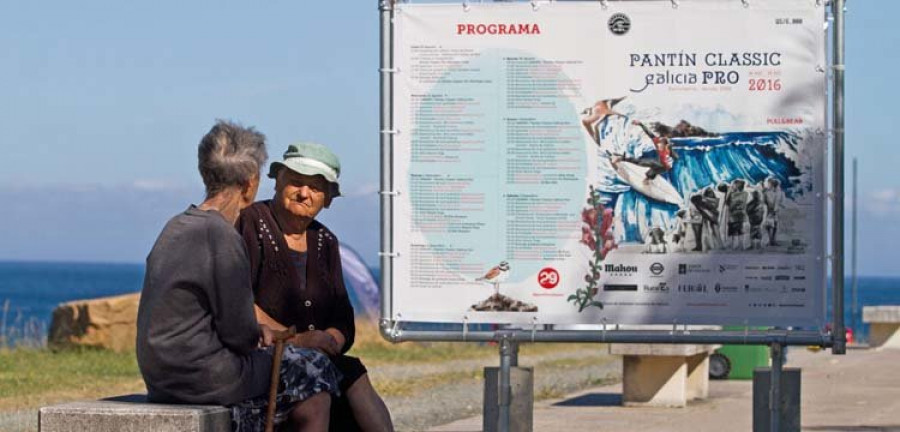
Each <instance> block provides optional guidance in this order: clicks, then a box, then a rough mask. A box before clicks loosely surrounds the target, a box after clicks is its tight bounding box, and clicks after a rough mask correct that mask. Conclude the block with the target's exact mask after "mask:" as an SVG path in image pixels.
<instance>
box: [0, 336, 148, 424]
mask: <svg viewBox="0 0 900 432" xmlns="http://www.w3.org/2000/svg"><path fill="white" fill-rule="evenodd" d="M143 390H144V383H143V381H142V380H141V374H140V372H139V371H138V367H137V360H136V358H135V356H134V352H128V353H115V352H112V351H106V350H99V349H72V350H64V351H51V350H47V349H24V348H19V349H13V350H0V409H2V410H7V409H20V408H28V407H35V406H39V405H43V404H46V403H51V402H54V401H58V400H71V399H89V398H98V397H105V396H113V395H117V394H122V393H127V392H136V391H143Z"/></svg>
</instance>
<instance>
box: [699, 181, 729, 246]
mask: <svg viewBox="0 0 900 432" xmlns="http://www.w3.org/2000/svg"><path fill="white" fill-rule="evenodd" d="M691 204H693V205H694V207H695V208H696V209H697V211H698V213H699V215H700V218H701V221H700V233H701V234H700V236H701V237H700V238H698V239H697V245H696V246H695V247H694V250H695V251H701V250H716V249H720V248H721V247H722V241H721V239H720V238H719V231H718V227H719V198H718V197H716V193H715V192H714V191H713V188H712V187H707V188H705V189H703V191H702V192H700V193H697V194H695V195H693V196H691ZM701 239H702V240H701Z"/></svg>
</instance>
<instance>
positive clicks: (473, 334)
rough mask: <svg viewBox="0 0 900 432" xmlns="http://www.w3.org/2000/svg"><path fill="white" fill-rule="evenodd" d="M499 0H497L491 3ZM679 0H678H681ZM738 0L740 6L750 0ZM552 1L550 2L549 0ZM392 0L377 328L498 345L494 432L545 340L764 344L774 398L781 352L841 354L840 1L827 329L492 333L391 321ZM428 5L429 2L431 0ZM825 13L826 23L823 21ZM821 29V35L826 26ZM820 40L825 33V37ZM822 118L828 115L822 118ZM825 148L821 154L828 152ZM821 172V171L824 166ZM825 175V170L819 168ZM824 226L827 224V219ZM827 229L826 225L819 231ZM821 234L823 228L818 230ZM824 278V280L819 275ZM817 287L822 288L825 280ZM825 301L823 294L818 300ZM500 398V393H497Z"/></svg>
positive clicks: (835, 2)
mask: <svg viewBox="0 0 900 432" xmlns="http://www.w3.org/2000/svg"><path fill="white" fill-rule="evenodd" d="M498 1H503V0H498ZM507 1H508V0H507ZM578 1H585V2H588V1H593V2H597V3H600V4H602V5H606V4H608V3H611V2H616V1H623V2H624V1H655V2H659V3H671V4H672V7H678V4H679V2H680V1H679V0H578ZM682 1H684V0H682ZM722 1H723V2H725V1H733V2H737V1H740V2H741V3H743V4H744V5H745V6H747V5H748V4H749V3H751V2H752V0H722ZM545 2H548V0H542V1H537V0H531V3H532V5H537V4H540V3H545ZM549 2H552V0H549ZM396 3H398V1H396V0H379V3H378V9H379V16H380V56H379V57H380V65H379V69H378V71H379V75H380V77H379V81H380V123H379V124H380V164H381V180H380V195H381V197H380V215H381V247H380V251H381V252H380V253H379V258H380V265H381V278H380V285H381V290H380V292H381V318H380V321H379V330H380V333H381V335H382V337H384V338H385V339H386V340H388V341H390V342H403V341H432V342H468V341H470V342H486V341H495V342H498V345H499V350H500V396H501V397H500V410H499V413H500V418H499V426H500V428H499V430H501V431H506V430H509V424H510V423H509V394H510V393H509V391H510V367H511V366H516V365H517V363H518V358H517V357H518V355H517V353H518V344H519V343H535V342H552V343H574V342H594V343H661V344H738V345H769V346H770V348H771V350H770V351H771V359H772V379H771V381H770V383H771V387H770V398H769V400H770V401H777V400H779V392H780V387H781V385H780V381H781V372H782V367H783V359H784V357H783V351H784V349H785V348H786V347H787V346H791V345H807V346H809V345H813V346H819V347H823V348H831V351H832V354H836V355H840V354H845V353H846V335H845V327H844V314H843V312H844V267H843V266H844V250H843V249H844V12H845V3H846V0H816V3H817V4H822V5H824V6H825V7H826V8H828V7H830V13H831V16H830V17H831V19H832V20H833V23H832V24H831V26H830V29H829V30H830V32H831V43H832V57H831V62H830V65H829V70H830V72H831V76H830V79H831V86H830V88H828V89H829V90H830V91H831V102H832V111H831V114H832V115H831V125H830V126H831V127H830V128H829V130H828V132H829V136H830V137H831V138H832V141H831V146H832V161H831V162H832V170H833V171H832V172H831V175H832V185H831V191H830V193H829V194H828V199H830V202H831V205H832V209H831V215H830V216H831V230H830V233H831V255H830V256H829V257H828V260H829V261H830V264H831V281H832V317H831V318H832V327H831V329H830V330H824V329H820V330H815V331H814V330H801V331H793V330H776V329H769V330H751V329H749V328H745V329H744V330H739V331H723V330H692V329H689V327H688V326H687V325H684V326H678V325H673V326H672V328H671V329H670V330H622V329H620V328H619V326H618V325H611V326H607V325H606V324H605V323H604V324H603V325H602V329H601V330H599V331H598V330H545V329H538V328H537V325H535V326H534V328H532V329H531V330H525V329H518V330H516V329H502V330H492V331H483V330H477V331H469V325H468V323H465V322H464V323H463V324H462V329H461V331H457V330H407V329H403V327H402V325H403V323H404V321H401V320H399V319H396V320H395V319H394V318H395V317H394V314H393V308H392V306H393V305H392V296H393V287H392V276H393V274H392V273H393V259H394V258H396V257H397V256H398V255H397V253H395V252H394V250H393V238H392V235H393V228H394V227H393V199H394V197H396V196H397V195H398V192H397V191H395V190H394V188H393V175H392V174H393V172H392V169H393V157H394V153H393V141H394V136H395V135H396V134H397V133H398V131H397V130H395V129H394V122H393V84H394V81H393V76H394V73H395V72H397V69H395V68H394V63H393V60H394V56H393V54H394V53H393V37H394V32H393V30H394V24H393V18H394V11H395V9H394V6H395V4H396ZM432 3H434V2H432ZM440 3H443V4H461V5H462V6H463V7H466V6H467V5H469V4H470V2H469V1H467V0H457V1H444V2H440ZM828 18H829V16H828V11H827V10H826V23H824V24H826V25H827V21H828ZM829 30H826V34H827V31H829ZM826 37H827V36H826ZM826 123H827V117H826ZM827 147H828V146H827V145H826V151H827ZM826 171H827V170H826ZM826 175H827V172H826ZM826 224H827V222H826ZM826 230H827V229H826ZM823 234H824V233H823ZM826 281H827V278H826ZM822 288H823V289H826V288H827V284H826V286H825V287H822ZM825 300H826V303H827V296H826V298H825ZM504 395H505V396H506V397H504ZM776 405H777V404H771V406H770V410H771V416H770V422H771V424H770V426H771V428H770V430H779V424H778V422H779V416H778V415H777V411H776V409H777V406H776Z"/></svg>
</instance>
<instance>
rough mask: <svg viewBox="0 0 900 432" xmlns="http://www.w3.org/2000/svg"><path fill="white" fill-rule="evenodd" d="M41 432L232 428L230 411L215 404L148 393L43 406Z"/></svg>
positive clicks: (213, 431) (219, 431) (217, 430)
mask: <svg viewBox="0 0 900 432" xmlns="http://www.w3.org/2000/svg"><path fill="white" fill-rule="evenodd" d="M38 431H39V432H86V431H92V432H229V431H231V414H230V411H229V410H228V409H227V408H225V407H222V406H215V405H166V404H153V403H147V402H146V397H145V396H144V395H130V396H120V397H115V398H110V399H103V400H99V401H89V402H72V403H66V404H61V405H53V406H48V407H43V408H41V409H40V410H39V411H38Z"/></svg>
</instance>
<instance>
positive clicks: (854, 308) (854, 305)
mask: <svg viewBox="0 0 900 432" xmlns="http://www.w3.org/2000/svg"><path fill="white" fill-rule="evenodd" d="M851 210H852V212H853V220H852V222H851V225H850V277H851V282H850V293H851V299H852V300H851V304H850V313H851V316H852V318H851V320H850V327H851V328H853V331H854V332H856V334H857V335H858V334H859V330H860V328H861V327H862V326H860V325H859V303H858V302H857V288H858V286H857V285H858V284H857V278H856V158H853V205H852V209H851Z"/></svg>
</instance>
